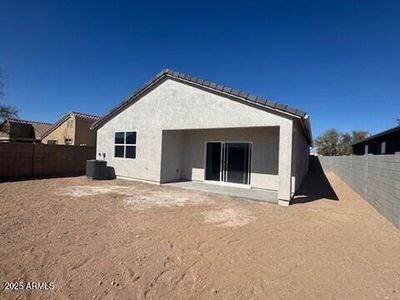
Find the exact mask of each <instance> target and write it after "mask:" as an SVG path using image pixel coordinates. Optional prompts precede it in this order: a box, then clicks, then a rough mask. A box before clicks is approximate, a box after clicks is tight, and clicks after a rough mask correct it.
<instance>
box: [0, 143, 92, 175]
mask: <svg viewBox="0 0 400 300" xmlns="http://www.w3.org/2000/svg"><path fill="white" fill-rule="evenodd" d="M95 157H96V149H95V147H83V146H82V147H79V146H63V145H43V144H40V143H38V144H33V143H0V180H2V181H4V180H12V179H18V178H31V177H33V178H34V177H58V176H68V175H83V174H85V169H86V160H89V159H94V158H95Z"/></svg>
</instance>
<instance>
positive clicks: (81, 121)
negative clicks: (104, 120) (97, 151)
mask: <svg viewBox="0 0 400 300" xmlns="http://www.w3.org/2000/svg"><path fill="white" fill-rule="evenodd" d="M98 119H99V117H98V116H93V115H89V114H85V113H80V112H74V111H73V112H69V113H67V114H65V115H64V116H62V117H61V118H60V119H59V120H58V121H57V122H55V123H54V125H53V126H51V127H50V128H48V129H47V130H46V131H45V132H44V133H43V135H42V143H43V144H58V145H75V146H93V147H94V146H95V145H96V133H95V132H93V131H92V130H90V126H91V125H92V124H93V123H94V122H95V121H97V120H98Z"/></svg>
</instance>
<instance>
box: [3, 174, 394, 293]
mask: <svg viewBox="0 0 400 300" xmlns="http://www.w3.org/2000/svg"><path fill="white" fill-rule="evenodd" d="M314 175H315V174H314ZM314 175H312V174H311V175H310V177H309V178H308V179H307V182H306V183H305V184H304V186H303V188H302V190H301V192H300V195H298V196H297V197H296V200H295V202H296V203H297V204H294V205H292V206H290V207H288V208H287V207H280V206H278V205H273V204H267V203H260V202H254V201H247V200H242V199H235V198H232V197H228V196H220V195H212V194H207V193H202V192H195V191H189V190H179V189H176V188H172V187H165V186H162V187H160V186H156V185H149V184H145V183H138V182H130V181H122V180H114V181H102V182H94V181H88V180H87V179H85V178H84V177H77V178H62V179H46V180H32V181H23V182H11V183H0V205H1V209H0V218H1V219H0V220H1V223H0V234H1V240H0V279H1V282H2V284H5V282H20V281H23V282H24V284H26V283H28V282H48V283H49V282H51V283H54V286H55V288H54V289H50V290H32V289H30V290H17V291H10V290H5V289H4V286H3V288H2V289H1V291H0V298H1V299H8V298H13V299H15V298H19V299H25V298H32V299H38V298H41V299H43V298H44V299H50V298H51V299H54V298H57V299H96V298H97V299H101V298H107V299H113V298H114V299H144V298H149V299H194V298H199V299H400V231H399V230H397V229H396V228H395V227H394V226H393V225H391V224H390V223H389V222H388V221H386V220H385V219H384V218H383V217H381V216H380V215H379V214H378V213H377V212H376V211H375V210H374V209H373V208H372V207H370V206H369V205H368V204H367V203H366V202H364V201H363V200H362V199H360V198H359V196H357V195H356V194H355V193H353V192H352V191H351V190H350V189H349V188H348V187H347V186H346V185H345V184H344V183H343V182H341V181H340V180H339V179H338V178H337V177H335V175H333V174H328V179H329V181H330V183H331V185H332V187H333V189H332V188H330V186H329V184H328V182H327V181H325V182H324V181H323V180H322V179H320V178H319V177H318V178H317V177H315V176H314ZM313 176H314V177H313ZM25 287H26V285H25Z"/></svg>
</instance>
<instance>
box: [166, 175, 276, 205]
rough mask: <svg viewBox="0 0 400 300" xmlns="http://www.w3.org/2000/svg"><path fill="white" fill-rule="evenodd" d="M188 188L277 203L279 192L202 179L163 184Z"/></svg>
mask: <svg viewBox="0 0 400 300" xmlns="http://www.w3.org/2000/svg"><path fill="white" fill-rule="evenodd" d="M163 185H165V186H173V187H178V188H183V189H188V190H197V191H202V192H207V193H215V194H223V195H228V196H233V197H239V198H246V199H251V200H256V201H264V202H270V203H274V204H277V203H278V192H277V191H269V190H262V189H250V188H242V187H234V186H225V185H218V184H212V183H206V182H200V181H179V182H171V183H165V184H163Z"/></svg>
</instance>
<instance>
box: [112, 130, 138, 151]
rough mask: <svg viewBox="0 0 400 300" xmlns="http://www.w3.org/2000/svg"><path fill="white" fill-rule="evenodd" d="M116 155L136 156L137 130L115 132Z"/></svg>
mask: <svg viewBox="0 0 400 300" xmlns="http://www.w3.org/2000/svg"><path fill="white" fill-rule="evenodd" d="M114 157H120V158H136V132H135V131H125V132H123V131H120V132H116V133H115V138H114Z"/></svg>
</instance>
